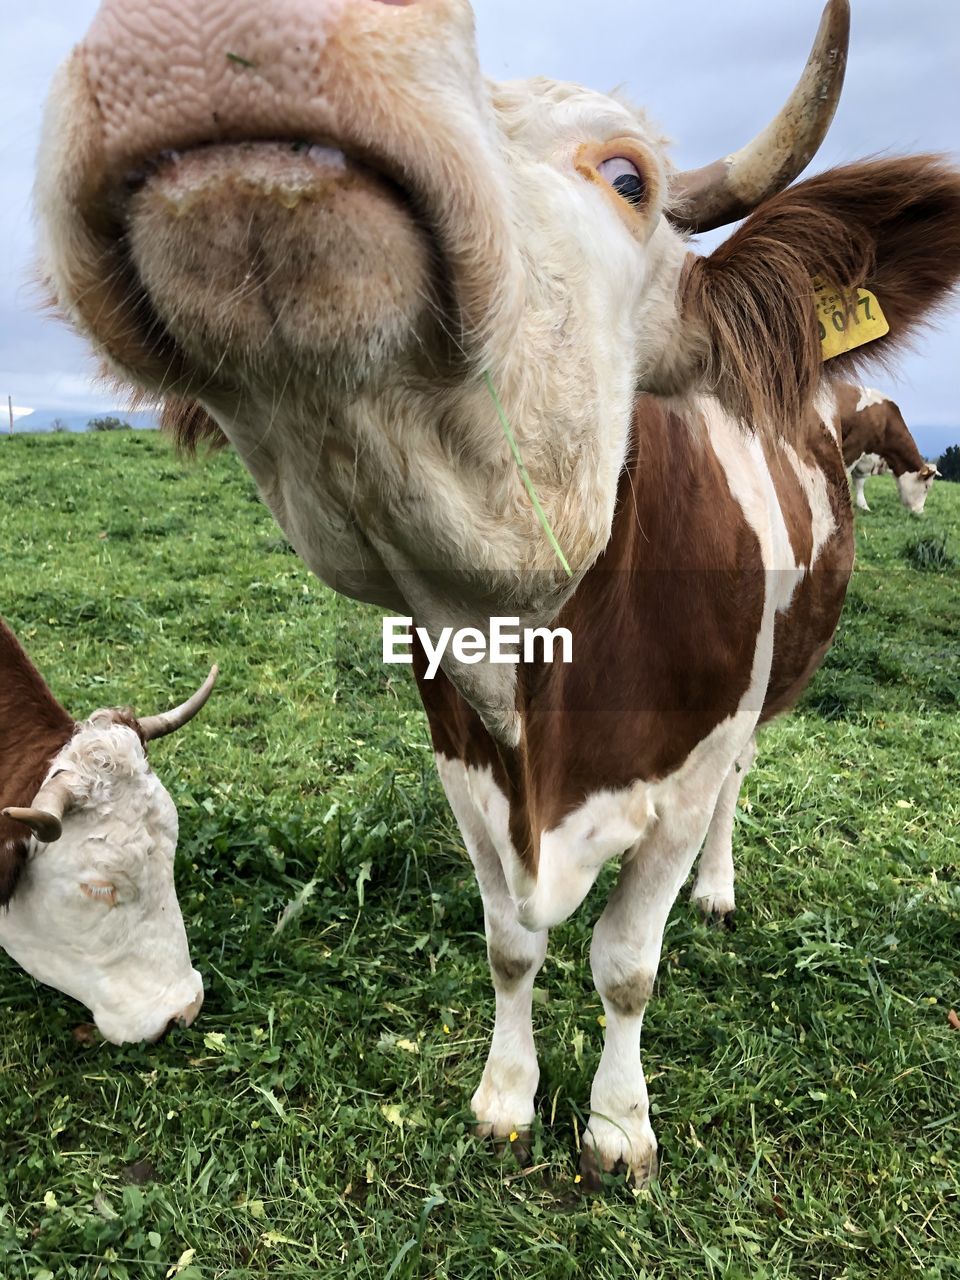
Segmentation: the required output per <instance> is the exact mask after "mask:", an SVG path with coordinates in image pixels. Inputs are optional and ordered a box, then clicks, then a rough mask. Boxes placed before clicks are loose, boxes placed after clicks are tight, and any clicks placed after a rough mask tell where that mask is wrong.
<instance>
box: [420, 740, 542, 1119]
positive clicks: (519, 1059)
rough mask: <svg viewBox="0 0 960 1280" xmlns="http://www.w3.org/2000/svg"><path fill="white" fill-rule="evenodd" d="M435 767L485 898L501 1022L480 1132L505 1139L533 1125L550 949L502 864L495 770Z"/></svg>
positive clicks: (477, 1111)
mask: <svg viewBox="0 0 960 1280" xmlns="http://www.w3.org/2000/svg"><path fill="white" fill-rule="evenodd" d="M436 759H437V770H438V772H439V774H440V780H441V782H442V783H443V789H444V791H445V792H446V795H447V799H448V800H449V802H450V808H451V809H452V810H453V813H454V817H455V818H456V820H457V823H458V825H459V827H460V832H461V835H462V836H463V841H464V844H465V845H466V848H467V853H468V854H469V855H470V860H471V862H472V863H473V867H474V871H475V872H476V876H477V882H478V884H479V886H480V895H481V897H482V899H483V918H484V925H485V929H486V935H487V950H488V954H489V956H490V968H491V975H492V977H493V986H494V992H495V995H496V1021H495V1023H494V1029H493V1039H492V1041H491V1044H490V1052H489V1054H488V1057H487V1063H486V1066H485V1068H484V1071H483V1077H482V1079H481V1081H480V1086H479V1088H478V1089H477V1091H476V1093H475V1094H474V1096H473V1102H472V1106H473V1113H474V1115H475V1116H476V1118H477V1124H478V1130H479V1132H480V1133H481V1134H482V1135H490V1134H492V1135H493V1136H494V1137H496V1138H507V1137H509V1135H510V1134H511V1133H513V1132H515V1131H516V1132H521V1131H522V1130H524V1129H527V1128H529V1127H530V1125H531V1124H532V1122H533V1117H534V1095H535V1093H536V1088H537V1082H538V1080H539V1078H540V1068H539V1067H538V1066H537V1054H536V1049H535V1047H534V1043H533V1025H532V1010H533V984H534V980H535V979H536V976H537V973H538V971H539V969H540V966H541V965H542V964H543V958H544V956H545V955H546V951H547V934H546V931H543V932H542V933H538V934H531V933H530V932H529V931H528V930H526V929H524V928H522V927H521V925H520V924H519V923H518V921H517V918H516V912H515V910H514V906H513V902H512V900H511V898H510V894H509V892H508V890H507V886H506V882H505V880H504V876H503V871H502V868H501V861H502V856H503V855H502V853H501V852H500V849H501V848H502V847H503V844H500V845H497V844H495V843H494V840H493V839H492V838H491V831H493V832H496V833H497V838H498V840H499V841H500V842H505V844H506V845H509V842H510V841H509V833H508V832H507V826H506V824H507V820H508V818H509V807H508V805H507V798H506V796H504V794H503V793H502V791H500V789H499V787H497V785H496V783H495V782H494V781H493V775H492V773H491V771H490V770H489V769H476V768H470V769H468V768H466V766H464V765H463V764H462V763H461V762H460V761H459V760H450V759H447V758H446V757H445V756H441V755H438V756H437V758H436Z"/></svg>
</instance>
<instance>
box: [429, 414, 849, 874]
mask: <svg viewBox="0 0 960 1280" xmlns="http://www.w3.org/2000/svg"><path fill="white" fill-rule="evenodd" d="M634 437H635V441H636V444H635V448H634V451H633V455H632V457H631V459H630V462H629V464H628V467H627V469H626V470H625V471H624V473H623V476H622V481H621V486H620V496H619V503H618V509H617V514H616V517H615V520H614V527H613V534H612V536H611V540H610V544H609V546H608V547H607V550H606V552H605V553H604V555H603V556H602V557H601V559H600V560H599V561H598V563H597V565H596V566H595V567H594V568H593V569H592V570H591V571H590V572H589V573H588V574H587V575H586V577H585V578H584V580H583V582H582V583H581V585H580V587H579V588H578V590H577V592H576V594H575V595H574V597H573V598H572V600H571V601H570V602H569V603H568V605H567V606H566V608H565V609H564V611H563V612H562V613H561V615H560V617H559V618H558V620H557V622H558V624H559V625H561V626H566V627H569V628H570V630H571V631H572V633H573V651H574V662H573V663H572V664H571V665H569V666H562V665H557V666H546V665H543V664H530V665H523V666H521V667H520V669H519V680H518V705H519V709H520V711H521V714H522V717H523V724H524V735H523V739H522V742H521V746H520V749H519V750H518V751H517V752H511V751H506V750H501V751H500V752H498V750H497V748H496V746H495V745H494V743H493V741H492V740H491V739H490V737H489V736H488V735H487V733H486V731H485V730H484V728H483V726H482V724H481V722H480V719H479V717H478V716H477V715H476V714H475V713H474V712H473V711H472V710H471V709H470V708H469V707H468V706H467V704H466V703H465V702H464V701H463V699H462V698H460V696H459V695H458V694H457V693H456V692H455V691H454V689H453V687H452V686H451V685H450V684H449V683H448V682H447V680H446V679H445V678H444V677H443V676H442V675H440V676H438V677H437V679H436V680H434V681H432V682H427V681H424V680H423V679H422V674H423V662H422V658H420V659H418V670H417V674H418V678H419V683H420V693H421V697H422V698H423V702H424V705H425V707H426V710H427V716H428V719H429V723H430V729H431V733H432V736H433V742H434V747H435V748H436V750H437V751H438V752H439V753H440V754H441V755H444V756H447V757H449V758H458V759H461V760H463V761H464V763H466V764H470V765H475V766H478V767H484V766H487V767H490V768H492V770H493V772H494V776H495V778H496V779H497V782H498V784H499V785H500V787H501V788H502V789H503V790H504V792H505V793H506V794H507V796H508V799H509V801H510V810H511V836H512V838H513V841H514V845H515V847H516V848H517V849H518V851H519V852H520V853H521V856H523V857H524V858H525V860H526V861H527V863H528V866H530V868H531V870H535V868H536V866H537V862H538V847H539V838H540V835H541V834H542V833H543V832H544V831H547V830H550V829H552V828H554V827H556V826H557V824H558V823H560V822H561V821H562V820H563V818H564V817H565V816H566V815H567V814H568V813H570V812H571V810H573V809H574V808H576V807H577V806H578V805H580V804H581V803H582V802H583V800H584V799H585V798H586V797H587V796H588V795H589V794H590V793H591V792H594V791H597V790H600V789H602V788H608V787H609V788H622V787H627V786H629V785H630V784H631V783H632V782H634V781H636V780H637V779H643V780H646V781H655V780H656V779H658V778H661V777H663V776H665V775H666V774H669V773H670V772H672V771H673V770H675V769H676V768H678V767H679V766H680V765H681V764H682V763H683V761H684V760H685V759H686V758H687V756H688V755H689V754H690V752H691V751H692V750H693V748H694V747H695V746H696V745H697V743H698V742H700V741H701V740H702V739H703V738H704V737H705V736H706V735H707V734H708V733H709V732H710V731H711V729H713V728H714V727H715V726H716V725H717V724H719V723H720V722H721V721H722V720H723V719H725V718H726V717H727V716H728V715H730V714H731V713H732V712H733V711H734V710H736V708H737V706H738V705H739V703H740V701H741V700H742V698H743V696H744V694H745V693H746V690H747V688H748V685H749V680H750V671H751V666H752V663H753V657H754V648H755V643H756V636H757V632H758V630H759V626H760V618H761V612H762V607H763V592H764V572H763V567H762V562H761V558H760V548H759V545H758V543H757V540H756V536H755V535H754V533H753V531H752V530H751V528H750V527H749V525H748V524H747V523H746V520H745V518H744V516H743V513H742V511H741V509H740V506H739V504H738V503H737V502H736V501H735V499H734V498H733V497H732V495H731V494H730V491H729V488H728V486H727V481H726V477H725V475H724V473H723V470H722V468H721V467H720V464H719V462H718V460H717V458H716V456H715V455H714V453H713V450H712V449H711V448H710V446H709V443H708V441H707V439H706V436H705V433H699V432H696V431H694V430H692V429H691V424H688V423H685V422H683V421H682V420H681V419H679V418H678V417H677V416H676V415H675V414H673V413H671V412H669V411H667V410H666V409H665V408H664V407H663V405H662V404H661V403H660V402H659V401H657V400H654V399H644V400H641V401H640V402H639V404H638V407H637V413H636V419H635V427H634ZM769 450H770V461H771V470H772V471H773V474H774V480H775V483H776V485H777V489H778V493H779V495H780V498H781V502H782V504H783V507H784V513H785V518H786V521H787V527H788V530H789V532H790V537H791V540H792V543H793V546H794V551H795V554H796V555H797V558H798V560H799V561H800V562H801V563H803V564H805V565H809V563H810V559H811V556H812V550H813V543H812V536H811V513H810V508H809V504H808V503H807V499H806V497H805V496H804V494H803V491H802V490H801V489H800V486H799V484H798V483H797V480H796V476H795V473H794V472H793V470H792V468H790V467H789V466H787V465H786V464H785V463H784V462H783V460H782V458H781V457H780V456H779V455H778V454H777V451H776V450H775V448H774V447H773V446H772V445H771V446H769ZM799 451H800V456H801V459H802V460H803V461H805V462H807V463H808V464H810V465H814V466H818V467H821V468H822V469H823V470H824V471H825V472H826V473H827V475H828V477H829V484H830V492H831V495H832V499H833V502H834V507H835V515H836V519H837V523H838V526H839V530H838V533H837V534H836V535H835V537H834V538H833V539H832V540H831V542H830V543H829V544H828V546H827V547H826V548H825V549H824V551H823V553H822V555H821V559H820V561H819V562H818V565H817V567H816V569H815V570H814V571H813V572H811V573H809V574H808V575H807V576H806V578H805V579H804V581H803V582H802V583H801V585H800V586H799V587H798V588H797V594H796V596H795V598H794V602H793V605H792V607H791V609H790V611H789V613H788V614H787V615H786V616H785V617H784V618H782V619H781V620H780V621H779V623H778V626H777V632H776V647H775V653H774V663H773V670H772V672H771V677H770V682H769V687H768V690H767V695H766V699H765V704H764V709H763V717H764V718H765V719H766V718H769V717H770V716H772V715H775V714H777V713H778V712H779V710H781V709H783V708H784V707H785V706H787V705H789V703H790V702H791V701H793V700H794V699H795V697H796V696H797V694H798V693H799V692H800V690H801V689H802V687H803V685H804V684H805V683H806V681H807V680H808V679H809V677H810V675H812V673H813V671H814V670H815V669H816V667H817V666H818V665H819V663H820V661H821V659H822V658H823V655H824V653H825V652H826V648H827V645H828V644H829V641H830V638H831V637H832V635H833V632H834V629H835V627H836V624H837V620H838V618H839V614H840V608H841V606H842V603H843V597H844V593H845V589H846V583H847V579H848V578H849V574H850V570H851V568H852V564H853V543H852V533H851V528H852V516H851V510H850V501H849V495H848V491H847V486H846V481H845V476H844V471H843V464H842V460H841V458H840V451H839V448H838V447H837V444H836V441H835V440H834V439H833V437H832V436H831V435H830V434H829V432H827V431H826V429H825V428H823V426H822V425H821V424H820V423H819V421H818V420H815V419H814V418H813V416H812V415H809V416H808V418H807V424H806V429H805V433H804V437H803V440H802V441H801V443H800V445H799ZM666 493H670V494H671V499H670V501H669V502H665V501H664V495H665V494H666ZM758 710H759V708H758Z"/></svg>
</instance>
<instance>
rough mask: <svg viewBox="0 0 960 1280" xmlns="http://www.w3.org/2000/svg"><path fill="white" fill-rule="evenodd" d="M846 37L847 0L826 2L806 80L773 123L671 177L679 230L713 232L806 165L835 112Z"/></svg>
mask: <svg viewBox="0 0 960 1280" xmlns="http://www.w3.org/2000/svg"><path fill="white" fill-rule="evenodd" d="M849 39H850V0H828V4H827V7H826V8H825V9H824V11H823V17H822V18H821V19H820V29H819V30H818V31H817V38H816V40H815V42H814V46H813V51H812V52H811V54H810V57H809V58H808V59H807V65H806V66H805V67H804V69H803V75H802V76H801V77H800V79H799V81H798V82H797V87H796V88H795V89H794V91H793V93H792V94H791V95H790V98H789V99H788V101H787V104H786V106H785V107H784V108H783V110H782V111H781V112H780V114H779V115H778V116H777V117H776V119H775V120H773V121H771V123H770V124H768V125H767V127H766V129H764V130H763V132H762V133H759V134H757V136H756V137H755V138H754V139H753V141H752V142H748V143H747V145H746V146H745V147H741V149H740V150H739V151H735V152H734V153H733V154H732V155H729V156H725V157H724V158H723V159H722V160H715V161H714V162H713V164H708V165H705V166H704V167H703V168H702V169H688V170H686V172H684V173H679V174H677V176H676V177H675V178H674V180H673V184H672V198H673V201H674V202H675V204H676V208H675V210H674V211H673V212H672V213H671V214H670V220H671V221H672V222H673V223H674V224H675V225H676V226H677V227H680V228H681V229H682V230H685V231H694V232H696V231H711V230H712V229H713V228H714V227H723V226H726V225H727V223H730V222H736V220H737V219H738V218H744V217H746V215H747V214H748V213H750V212H751V210H753V209H755V208H756V207H757V205H758V204H760V202H761V201H763V200H766V199H767V198H768V197H769V196H772V195H776V193H777V192H778V191H782V190H783V189H784V187H787V186H789V184H790V183H791V182H792V181H793V180H794V178H795V177H796V176H797V174H798V173H801V172H802V171H803V170H804V169H805V168H806V167H807V165H808V164H809V163H810V161H811V160H812V159H813V157H814V155H815V154H816V152H817V149H818V147H819V146H820V143H821V142H822V141H823V139H824V137H825V136H826V132H827V130H828V129H829V128H830V122H831V120H832V119H833V115H834V112H835V111H836V109H837V102H838V101H839V99H840V90H841V88H842V87H843V73H844V71H845V70H846V66H847V44H848V42H849Z"/></svg>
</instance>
